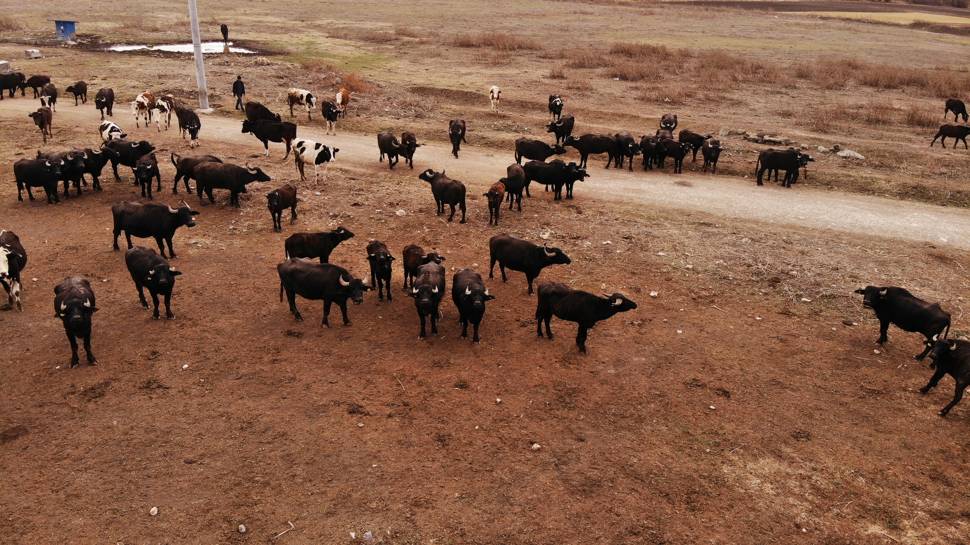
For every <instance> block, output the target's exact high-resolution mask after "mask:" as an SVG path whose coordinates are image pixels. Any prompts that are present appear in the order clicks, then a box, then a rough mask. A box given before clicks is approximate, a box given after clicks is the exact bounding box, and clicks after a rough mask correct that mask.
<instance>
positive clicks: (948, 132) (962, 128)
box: [930, 125, 970, 149]
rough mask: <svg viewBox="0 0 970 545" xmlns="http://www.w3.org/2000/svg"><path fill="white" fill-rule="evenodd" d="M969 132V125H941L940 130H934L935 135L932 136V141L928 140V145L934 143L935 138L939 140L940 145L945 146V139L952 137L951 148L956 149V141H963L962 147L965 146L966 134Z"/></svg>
mask: <svg viewBox="0 0 970 545" xmlns="http://www.w3.org/2000/svg"><path fill="white" fill-rule="evenodd" d="M968 134H970V127H968V126H966V125H941V126H940V130H938V131H936V136H934V137H933V141H932V142H930V147H931V148H932V147H933V144H935V143H936V140H937V139H939V140H940V145H941V146H943V147H944V148H946V139H947V138H952V139H953V148H954V149H956V147H957V143H958V142H963V149H968V148H967V135H968Z"/></svg>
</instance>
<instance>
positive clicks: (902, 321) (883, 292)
mask: <svg viewBox="0 0 970 545" xmlns="http://www.w3.org/2000/svg"><path fill="white" fill-rule="evenodd" d="M855 292H856V293H858V294H860V295H862V305H863V306H864V307H866V308H871V309H872V310H873V311H874V312H875V313H876V318H878V319H879V340H878V341H876V342H878V343H879V344H884V343H885V342H886V341H887V340H889V337H888V335H887V334H886V332H887V331H889V324H896V327H898V328H899V329H902V330H903V331H909V332H913V333H921V334H922V335H923V336H924V337H926V347H925V349H924V350H923V351H922V352H921V353H919V354H917V355H916V356H915V359H917V360H922V359H923V358H925V357H926V354H928V353H929V351H930V350H931V349H932V344H931V341H935V340H937V338H943V339H945V338H946V336H947V334H948V333H949V332H950V314H949V313H948V312H945V311H944V310H943V309H942V308H940V305H939V304H938V303H927V302H926V301H924V300H922V299H920V298H918V297H916V296H915V295H913V294H912V293H910V292H909V291H907V290H905V289H903V288H897V287H893V286H890V287H878V286H866V287H865V288H861V289H857V290H855Z"/></svg>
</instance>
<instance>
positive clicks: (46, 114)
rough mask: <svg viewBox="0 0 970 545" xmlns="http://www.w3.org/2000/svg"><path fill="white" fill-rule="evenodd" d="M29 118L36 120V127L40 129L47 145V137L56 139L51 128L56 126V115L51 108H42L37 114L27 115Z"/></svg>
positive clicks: (38, 109)
mask: <svg viewBox="0 0 970 545" xmlns="http://www.w3.org/2000/svg"><path fill="white" fill-rule="evenodd" d="M27 117H29V118H31V119H33V120H34V125H37V128H38V129H40V135H41V137H42V138H43V139H44V143H45V144H46V143H47V137H48V136H49V137H51V138H53V137H54V132H53V131H51V126H52V125H53V124H54V114H53V113H52V112H51V109H50V108H47V107H44V106H42V107H40V108H37V111H36V112H31V113H29V114H27Z"/></svg>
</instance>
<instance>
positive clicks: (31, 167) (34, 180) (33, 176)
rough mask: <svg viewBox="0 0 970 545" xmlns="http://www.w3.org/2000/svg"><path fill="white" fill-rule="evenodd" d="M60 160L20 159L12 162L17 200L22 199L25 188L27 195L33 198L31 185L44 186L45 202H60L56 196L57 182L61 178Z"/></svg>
mask: <svg viewBox="0 0 970 545" xmlns="http://www.w3.org/2000/svg"><path fill="white" fill-rule="evenodd" d="M61 166H62V165H61V164H60V162H56V163H55V162H52V161H49V160H47V159H20V160H19V161H17V162H15V163H14V164H13V175H14V178H16V180H17V200H18V201H23V200H24V196H23V191H24V189H26V190H27V197H29V198H30V200H34V194H33V193H32V192H31V191H30V188H32V187H42V188H44V193H45V194H46V195H47V204H53V203H58V202H61V199H60V197H58V196H57V182H59V181H60V179H61Z"/></svg>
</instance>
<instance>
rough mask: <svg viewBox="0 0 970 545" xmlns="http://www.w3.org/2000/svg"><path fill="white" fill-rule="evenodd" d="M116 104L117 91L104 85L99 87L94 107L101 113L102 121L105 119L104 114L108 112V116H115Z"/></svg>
mask: <svg viewBox="0 0 970 545" xmlns="http://www.w3.org/2000/svg"><path fill="white" fill-rule="evenodd" d="M114 106H115V91H114V89H111V88H109V87H102V88H101V89H98V93H97V94H96V95H94V107H95V108H96V109H97V110H98V112H100V113H101V121H104V114H105V113H107V114H108V117H113V116H114V113H113V110H114Z"/></svg>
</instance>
